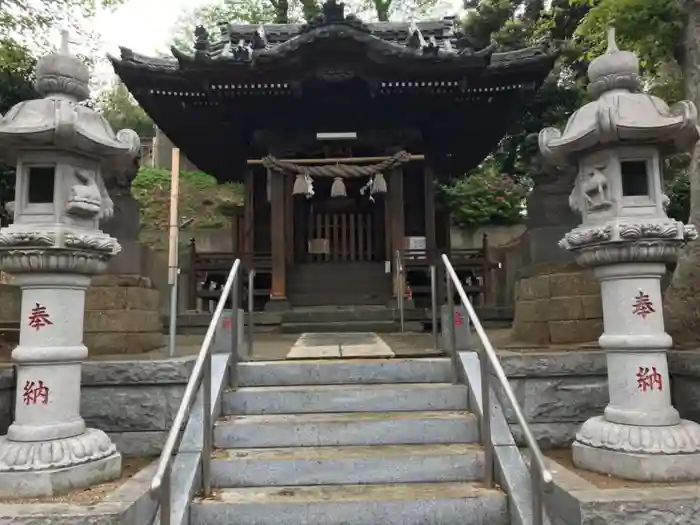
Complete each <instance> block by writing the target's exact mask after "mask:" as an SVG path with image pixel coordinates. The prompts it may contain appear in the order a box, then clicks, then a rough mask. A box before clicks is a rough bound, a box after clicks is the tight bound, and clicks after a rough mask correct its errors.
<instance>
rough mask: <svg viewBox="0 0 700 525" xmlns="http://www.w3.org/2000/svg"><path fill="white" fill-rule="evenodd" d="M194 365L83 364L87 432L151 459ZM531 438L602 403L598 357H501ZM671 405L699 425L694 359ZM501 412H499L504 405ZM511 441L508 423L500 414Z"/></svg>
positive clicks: (572, 422) (574, 422) (699, 374)
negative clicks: (104, 435) (97, 433)
mask: <svg viewBox="0 0 700 525" xmlns="http://www.w3.org/2000/svg"><path fill="white" fill-rule="evenodd" d="M193 363H194V357H189V358H175V359H162V360H153V361H145V360H140V361H137V360H129V361H127V360H124V361H104V362H101V361H91V362H88V363H85V364H84V365H83V391H82V400H81V403H82V404H81V412H82V415H83V417H84V418H85V420H86V422H87V423H88V425H90V426H92V427H95V428H99V429H101V430H104V431H106V432H107V433H109V434H110V436H111V437H112V439H113V440H114V442H115V443H116V444H117V446H118V447H119V449H120V451H121V452H122V453H124V454H125V455H127V456H152V455H155V454H158V453H159V451H160V448H161V447H162V445H163V442H164V441H165V437H166V435H167V432H168V431H169V430H170V425H171V423H172V420H173V417H174V416H175V413H176V411H177V409H178V406H179V404H180V401H181V399H182V395H183V392H184V389H185V385H186V383H187V380H188V379H189V375H190V373H191V370H192V366H193ZM501 363H502V364H503V368H504V369H505V371H506V374H507V375H508V377H509V378H510V382H511V385H512V387H513V390H514V391H515V394H516V397H517V398H518V401H519V402H520V404H521V407H522V408H523V411H524V413H525V417H526V418H527V420H528V422H529V423H530V426H531V429H532V430H533V432H534V434H535V437H536V438H537V439H538V441H539V443H540V445H541V446H542V447H544V448H560V447H565V446H568V445H569V444H570V443H571V441H572V440H573V438H574V435H575V433H576V431H577V430H578V428H579V427H580V425H581V424H582V423H583V422H584V421H585V420H586V419H588V418H589V417H592V416H595V415H600V414H602V412H603V409H604V408H605V405H606V404H607V402H608V390H607V378H606V364H605V355H604V354H603V353H602V352H600V351H593V350H582V351H568V352H556V353H553V352H549V353H545V352H541V353H540V352H522V353H517V352H502V353H501ZM669 368H670V371H671V374H672V382H673V390H672V395H673V402H674V404H675V406H676V408H677V409H678V410H679V412H680V413H681V416H682V417H684V418H687V419H691V420H693V421H698V422H700V351H676V352H671V353H670V354H669ZM12 399H13V376H12V369H11V368H10V367H7V366H5V367H4V368H2V369H0V434H4V433H5V431H6V430H7V426H8V425H9V424H10V422H11V419H12ZM504 406H505V405H504ZM506 416H507V418H508V420H509V422H510V423H511V424H512V429H513V433H514V435H515V438H516V441H518V442H519V443H522V439H521V432H520V429H519V428H518V426H517V425H515V418H514V417H513V414H512V412H511V411H510V410H508V409H506Z"/></svg>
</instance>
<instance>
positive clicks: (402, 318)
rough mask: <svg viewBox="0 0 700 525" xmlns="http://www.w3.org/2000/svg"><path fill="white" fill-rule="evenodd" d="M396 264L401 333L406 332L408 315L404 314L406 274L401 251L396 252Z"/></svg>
mask: <svg viewBox="0 0 700 525" xmlns="http://www.w3.org/2000/svg"><path fill="white" fill-rule="evenodd" d="M394 262H395V265H396V277H395V279H394V281H395V283H396V301H397V305H398V307H399V319H400V321H401V333H403V332H404V328H405V326H406V313H405V312H404V304H403V300H404V296H403V295H404V289H403V288H404V285H405V279H404V273H403V261H402V260H401V251H399V250H396V254H395V257H394Z"/></svg>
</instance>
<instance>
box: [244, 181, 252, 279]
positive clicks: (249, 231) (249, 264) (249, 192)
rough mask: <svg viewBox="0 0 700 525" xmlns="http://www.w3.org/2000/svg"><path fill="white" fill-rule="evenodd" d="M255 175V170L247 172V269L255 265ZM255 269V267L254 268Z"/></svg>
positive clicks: (245, 232)
mask: <svg viewBox="0 0 700 525" xmlns="http://www.w3.org/2000/svg"><path fill="white" fill-rule="evenodd" d="M254 184H255V177H254V174H253V170H247V171H246V173H245V202H244V208H243V213H244V216H243V253H244V260H243V262H244V263H245V265H246V268H247V269H251V268H252V265H253V252H254V251H255V243H254V238H255V237H254V236H255V208H254V206H255V187H254V186H253V185H254ZM253 269H254V268H253Z"/></svg>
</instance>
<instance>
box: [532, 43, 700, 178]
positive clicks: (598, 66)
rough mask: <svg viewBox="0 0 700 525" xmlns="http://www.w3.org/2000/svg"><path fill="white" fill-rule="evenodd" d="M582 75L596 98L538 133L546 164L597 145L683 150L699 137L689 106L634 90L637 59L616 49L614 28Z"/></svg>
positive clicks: (637, 85)
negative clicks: (601, 52)
mask: <svg viewBox="0 0 700 525" xmlns="http://www.w3.org/2000/svg"><path fill="white" fill-rule="evenodd" d="M588 76H589V79H590V84H589V86H588V90H589V92H590V93H591V94H592V95H593V96H595V97H596V100H594V101H593V102H590V103H588V104H586V105H585V106H583V107H582V108H581V109H579V110H578V111H576V112H575V113H574V114H573V115H572V116H571V118H570V119H569V121H568V123H567V124H566V127H565V128H564V132H563V133H562V132H561V131H559V130H558V129H556V128H551V127H550V128H545V129H543V130H542V131H541V132H540V136H539V144H540V150H541V151H542V154H543V155H545V157H547V158H548V160H550V162H553V163H555V164H557V165H564V164H567V163H572V159H571V157H572V156H573V155H575V154H577V153H578V152H582V151H589V150H590V149H591V148H594V147H596V146H597V145H599V144H603V143H607V144H614V143H625V142H637V143H639V142H642V143H650V142H651V143H656V144H659V145H660V146H661V147H662V149H664V150H666V151H687V150H689V149H690V148H692V146H693V145H694V144H695V143H696V142H697V141H698V138H700V132H699V130H698V127H697V121H698V115H697V109H696V107H695V104H693V103H692V102H689V101H681V102H679V103H677V104H675V105H673V106H672V107H670V108H669V106H668V105H667V104H666V102H664V101H663V100H662V99H660V98H659V97H655V96H653V95H649V94H646V93H641V92H640V88H641V81H640V79H639V60H638V59H637V57H636V55H635V54H634V53H631V52H629V51H620V50H619V49H618V47H617V44H616V42H615V32H614V30H612V29H611V30H610V31H609V33H608V49H607V51H606V53H605V54H604V55H602V56H600V57H598V58H596V59H595V60H593V61H592V62H591V64H590V66H589V68H588Z"/></svg>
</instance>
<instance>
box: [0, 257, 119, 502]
mask: <svg viewBox="0 0 700 525" xmlns="http://www.w3.org/2000/svg"><path fill="white" fill-rule="evenodd" d="M76 255H78V254H72V253H64V254H62V255H59V254H57V253H52V254H51V255H49V254H48V253H45V254H44V255H43V256H42V255H40V254H39V253H35V254H34V256H33V263H35V264H37V266H39V267H41V266H43V267H44V272H45V273H44V272H42V273H16V274H15V281H16V282H17V284H18V285H19V286H20V287H21V289H22V314H21V318H20V319H21V321H22V322H21V325H20V339H19V346H18V347H17V348H15V350H14V351H13V352H12V359H13V361H14V362H15V363H16V364H17V379H16V380H17V386H16V393H15V420H14V422H13V424H12V425H11V426H10V428H9V429H8V432H7V435H6V436H2V437H0V497H36V496H51V495H54V494H56V493H60V492H65V491H67V490H70V489H72V488H77V487H85V486H90V485H92V484H95V483H101V482H104V481H108V480H112V479H114V478H116V477H119V475H120V473H121V455H120V454H119V453H118V452H117V450H116V447H115V446H114V444H113V443H112V441H111V440H110V438H109V436H107V434H105V433H104V432H102V431H101V430H95V429H87V428H86V427H85V422H84V421H83V419H82V417H80V383H81V362H82V360H83V359H85V358H86V357H87V354H88V350H87V348H86V347H85V345H84V344H83V310H84V305H85V292H86V290H87V288H88V286H89V285H90V277H89V276H87V275H81V274H73V273H49V271H50V267H52V266H53V268H52V269H54V270H56V269H58V268H61V267H64V268H69V267H70V266H71V261H75V257H76ZM79 258H80V259H82V260H83V261H86V260H89V256H88V254H82V257H79ZM100 258H101V257H100ZM98 261H99V259H98ZM14 262H15V263H20V264H19V265H18V266H16V267H15V268H14V269H15V271H17V270H19V269H21V267H24V266H25V265H24V264H22V263H26V262H29V258H25V257H22V258H21V259H15V261H14ZM3 263H4V265H5V266H9V265H10V264H11V261H9V260H8V259H7V258H5V259H4V261H3ZM102 264H103V263H102V262H101V261H100V262H98V264H97V265H98V266H101V265H102ZM80 266H83V265H80ZM89 266H93V265H90V264H88V267H84V268H83V269H84V270H90V269H91V268H89ZM92 269H93V270H95V271H97V269H98V268H97V267H96V266H95V267H93V268H92Z"/></svg>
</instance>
